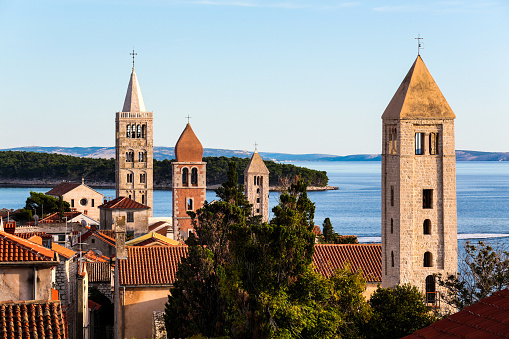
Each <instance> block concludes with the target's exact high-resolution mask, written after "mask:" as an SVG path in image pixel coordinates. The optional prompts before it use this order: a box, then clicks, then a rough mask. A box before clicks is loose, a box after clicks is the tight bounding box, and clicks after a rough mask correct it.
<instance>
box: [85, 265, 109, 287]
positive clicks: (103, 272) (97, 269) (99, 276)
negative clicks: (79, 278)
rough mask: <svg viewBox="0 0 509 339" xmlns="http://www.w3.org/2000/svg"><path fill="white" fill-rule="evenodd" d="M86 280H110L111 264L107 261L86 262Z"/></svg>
mask: <svg viewBox="0 0 509 339" xmlns="http://www.w3.org/2000/svg"><path fill="white" fill-rule="evenodd" d="M86 265H87V273H88V282H91V283H93V282H110V281H111V266H110V263H109V262H87V263H86Z"/></svg>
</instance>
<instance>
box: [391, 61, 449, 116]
mask: <svg viewBox="0 0 509 339" xmlns="http://www.w3.org/2000/svg"><path fill="white" fill-rule="evenodd" d="M432 118H438V119H444V118H445V119H447V118H450V119H454V118H456V115H454V112H453V111H452V109H451V107H450V106H449V104H448V103H447V100H445V98H444V95H443V94H442V92H441V91H440V88H438V85H437V84H436V82H435V80H434V79H433V77H432V76H431V74H430V72H429V71H428V68H427V67H426V65H425V64H424V61H422V58H421V56H420V55H418V56H417V59H416V60H415V62H414V64H413V65H412V67H411V68H410V70H409V71H408V74H407V75H406V77H405V79H403V82H402V83H401V85H400V86H399V88H398V90H397V91H396V94H394V97H393V98H392V100H391V102H390V103H389V105H388V106H387V108H386V109H385V112H384V114H383V115H382V119H432Z"/></svg>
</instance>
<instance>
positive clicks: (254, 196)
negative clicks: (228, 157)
mask: <svg viewBox="0 0 509 339" xmlns="http://www.w3.org/2000/svg"><path fill="white" fill-rule="evenodd" d="M244 194H245V195H246V197H247V200H248V201H249V203H251V204H252V205H253V215H261V216H262V221H263V222H268V221H269V170H268V169H267V166H265V163H264V162H263V160H262V158H261V157H260V154H258V151H256V150H255V152H254V153H253V156H252V157H251V160H250V161H249V164H248V165H247V167H246V169H245V170H244Z"/></svg>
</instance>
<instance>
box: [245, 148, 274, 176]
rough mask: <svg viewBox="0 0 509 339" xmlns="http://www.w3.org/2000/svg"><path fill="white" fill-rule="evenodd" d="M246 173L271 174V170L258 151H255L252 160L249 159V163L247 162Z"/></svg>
mask: <svg viewBox="0 0 509 339" xmlns="http://www.w3.org/2000/svg"><path fill="white" fill-rule="evenodd" d="M246 173H260V174H269V170H268V168H267V166H265V163H264V162H263V160H262V157H261V156H260V154H259V153H258V151H254V153H253V156H252V157H251V160H249V164H247V166H246V169H245V170H244V174H246Z"/></svg>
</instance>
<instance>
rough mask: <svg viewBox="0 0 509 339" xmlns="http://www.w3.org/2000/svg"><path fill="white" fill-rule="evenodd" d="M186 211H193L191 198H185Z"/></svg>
mask: <svg viewBox="0 0 509 339" xmlns="http://www.w3.org/2000/svg"><path fill="white" fill-rule="evenodd" d="M186 210H187V211H192V210H193V198H187V199H186Z"/></svg>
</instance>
